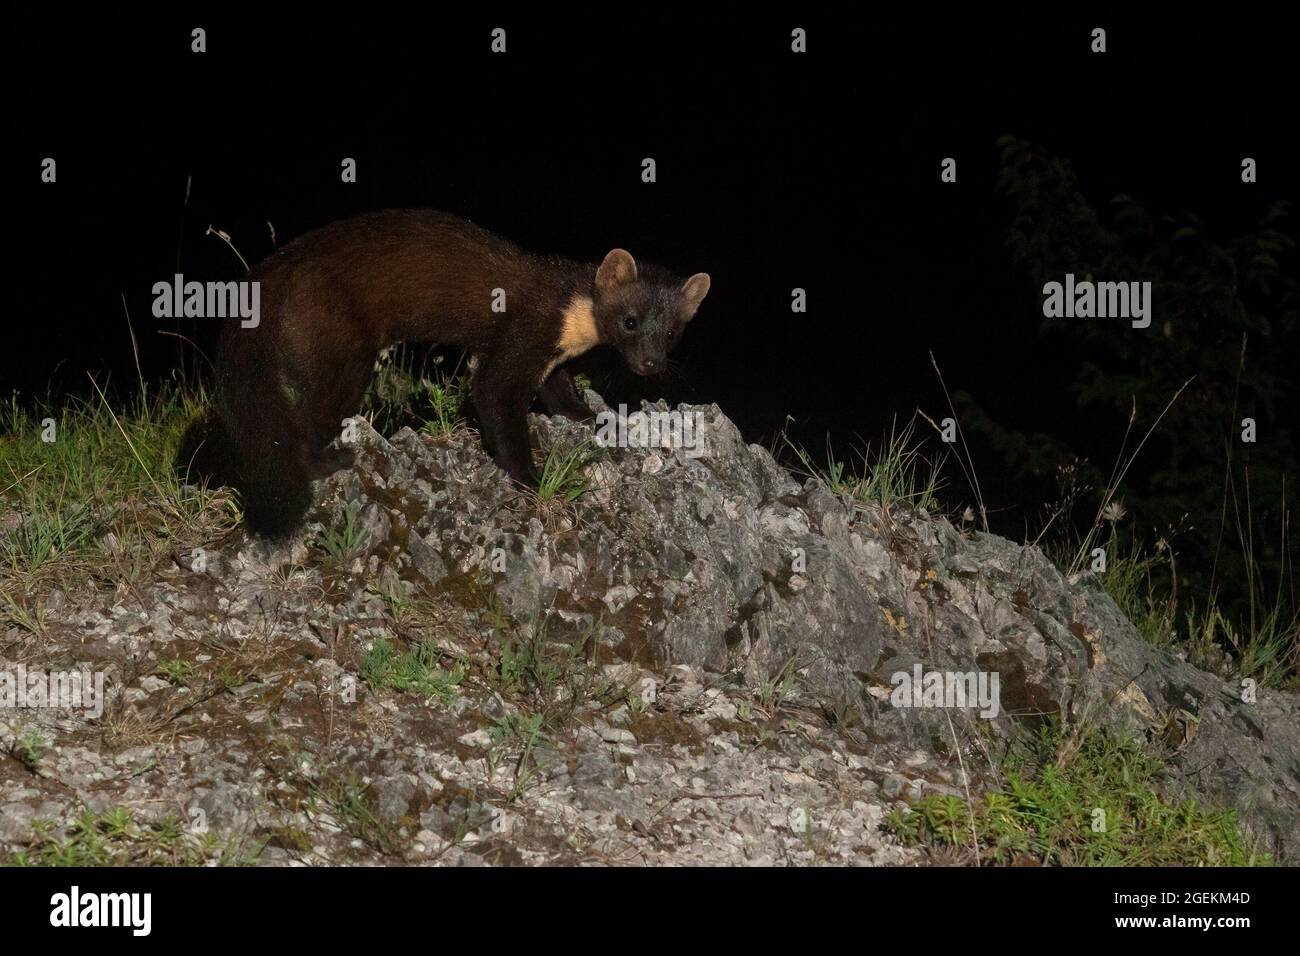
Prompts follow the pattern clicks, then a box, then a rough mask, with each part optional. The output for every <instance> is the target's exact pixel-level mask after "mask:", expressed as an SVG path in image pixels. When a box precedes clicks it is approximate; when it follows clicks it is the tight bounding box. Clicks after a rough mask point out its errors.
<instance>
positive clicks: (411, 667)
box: [361, 638, 465, 700]
mask: <svg viewBox="0 0 1300 956" xmlns="http://www.w3.org/2000/svg"><path fill="white" fill-rule="evenodd" d="M438 658H439V652H438V649H437V648H436V647H434V646H433V645H432V644H430V643H428V642H422V643H421V644H420V646H419V647H418V648H416V649H415V650H414V651H409V652H407V653H405V654H398V653H396V652H395V651H394V650H393V645H392V644H390V643H388V641H386V640H384V639H383V638H380V639H379V640H377V641H375V642H374V644H373V645H371V648H370V650H369V652H367V654H366V657H365V660H364V661H362V663H361V678H362V680H364V681H365V682H366V684H367V686H369V687H370V688H371V689H372V690H379V689H381V688H387V689H390V690H396V691H402V692H407V691H409V692H410V693H413V694H422V695H424V696H426V697H439V698H441V699H442V700H451V699H452V698H453V697H454V696H455V693H456V688H457V687H459V686H460V684H461V682H462V681H463V680H464V679H465V667H464V665H462V664H456V665H455V666H454V667H452V669H451V670H450V671H446V670H443V669H442V668H441V667H439V666H438Z"/></svg>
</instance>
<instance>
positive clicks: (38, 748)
mask: <svg viewBox="0 0 1300 956" xmlns="http://www.w3.org/2000/svg"><path fill="white" fill-rule="evenodd" d="M47 746H48V741H46V739H45V737H44V736H43V735H42V734H41V732H40V731H39V730H37V729H36V728H34V727H28V728H27V729H25V730H24V731H23V732H22V733H20V734H19V735H18V736H17V737H15V738H14V742H13V745H12V746H11V748H10V753H12V754H13V756H14V758H15V759H16V760H17V761H18V762H19V763H21V764H22V765H23V766H24V767H26V768H27V769H28V770H35V769H36V768H37V767H39V766H40V763H41V758H42V757H44V756H45V748H46V747H47Z"/></svg>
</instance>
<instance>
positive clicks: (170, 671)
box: [158, 660, 194, 687]
mask: <svg viewBox="0 0 1300 956" xmlns="http://www.w3.org/2000/svg"><path fill="white" fill-rule="evenodd" d="M193 672H194V664H193V663H192V662H190V661H182V660H165V661H159V662H158V673H159V674H161V675H162V676H163V677H166V678H167V680H168V681H170V682H171V683H173V684H175V685H176V686H177V687H184V686H185V684H186V681H187V680H188V679H189V676H190V674H192V673H193Z"/></svg>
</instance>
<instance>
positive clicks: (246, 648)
mask: <svg viewBox="0 0 1300 956" xmlns="http://www.w3.org/2000/svg"><path fill="white" fill-rule="evenodd" d="M588 398H589V400H590V401H591V402H592V403H593V404H594V405H598V406H601V407H603V405H602V403H600V400H599V397H598V396H596V395H595V394H594V393H588ZM683 410H685V411H688V412H698V413H700V414H701V415H702V416H703V421H704V422H705V430H704V435H705V441H706V451H705V454H704V455H702V456H700V457H692V456H689V455H686V454H684V453H683V452H682V451H681V450H680V449H679V450H672V449H663V448H659V449H647V448H617V449H602V450H600V452H599V454H598V455H597V456H596V458H595V459H594V460H593V461H592V462H591V463H589V464H588V465H587V466H586V469H585V473H586V476H587V479H588V481H589V487H587V488H586V489H585V490H584V491H583V492H582V493H581V494H580V495H576V497H575V500H573V501H571V502H569V501H566V500H565V496H564V495H561V496H559V500H550V501H538V500H536V499H535V498H532V497H530V496H528V495H527V494H524V493H522V492H521V491H520V490H518V489H517V488H515V487H513V486H511V485H510V484H509V483H508V482H506V481H505V479H504V478H503V476H502V475H501V473H500V472H499V471H498V470H497V469H496V468H495V466H494V465H492V463H491V462H490V461H489V460H488V459H487V458H486V456H484V454H483V452H482V451H481V449H480V447H479V444H478V441H477V437H476V436H474V435H473V434H472V433H467V432H459V433H456V434H453V435H451V436H443V437H431V436H429V435H424V434H417V433H415V432H412V431H410V430H404V431H402V432H400V433H398V434H397V435H396V436H395V437H394V438H393V439H391V440H386V439H384V438H383V437H381V436H380V435H378V434H376V433H375V432H374V431H372V430H370V429H369V427H368V426H367V425H365V423H364V422H361V421H358V422H357V430H358V455H357V461H356V465H355V467H354V468H352V469H349V470H347V471H345V472H341V473H339V474H337V475H335V476H334V477H333V478H331V479H329V480H328V481H326V482H323V483H322V484H321V486H320V489H319V496H318V499H319V504H318V506H317V508H316V509H315V510H314V511H313V514H312V516H311V519H312V520H311V523H310V524H309V525H308V527H307V528H306V529H305V531H304V533H303V534H302V535H300V536H299V537H298V538H297V539H295V540H294V541H293V542H290V543H287V544H285V545H282V546H279V547H275V548H267V547H266V546H264V545H262V544H260V543H258V542H253V541H249V540H248V539H246V538H245V536H244V535H243V534H242V532H235V533H234V534H232V535H229V536H228V537H227V538H226V539H225V540H223V541H214V542H212V544H211V546H210V547H209V548H206V549H202V550H200V551H198V552H191V553H184V554H176V555H174V556H173V560H171V561H170V562H168V563H167V564H166V566H163V567H159V568H157V569H156V570H155V573H154V574H153V575H151V576H150V578H149V581H148V583H147V584H146V585H144V586H140V587H135V588H128V589H121V590H119V591H118V592H116V593H93V592H91V593H85V594H81V593H79V594H75V595H74V594H66V595H65V594H62V593H59V592H57V591H56V592H52V593H51V594H49V595H48V601H47V603H46V610H47V626H46V629H45V633H44V634H43V635H42V636H40V637H39V638H38V637H36V636H35V635H33V634H31V633H29V632H27V631H24V630H21V629H19V628H17V627H11V628H9V629H8V630H7V631H5V632H3V633H0V671H8V672H11V673H12V672H15V671H16V669H17V668H19V667H20V666H21V667H24V668H26V669H27V671H28V672H37V673H39V672H51V671H60V670H75V669H81V668H86V669H89V670H90V671H92V672H100V673H103V674H104V675H105V678H106V689H107V692H108V701H107V703H106V704H105V706H104V710H103V713H102V714H100V715H98V716H94V715H90V714H86V713H84V712H82V711H78V710H69V709H66V708H62V709H61V708H48V707H45V708H40V707H37V708H21V709H16V710H0V752H2V754H3V755H0V853H9V854H12V853H15V852H25V853H27V854H29V855H31V856H32V857H33V858H35V859H40V858H41V857H40V856H39V854H40V853H41V852H46V853H47V854H48V853H52V852H67V851H68V850H69V847H73V848H75V847H78V846H80V845H81V843H84V842H87V841H86V840H85V832H86V827H84V826H83V828H82V836H81V837H80V838H78V837H77V833H78V831H77V827H76V825H75V821H76V820H77V819H78V818H79V817H82V815H83V814H86V813H91V814H96V815H98V816H97V819H98V820H99V821H100V823H99V824H97V826H96V827H95V828H94V831H95V833H96V834H99V835H100V836H102V838H103V839H105V840H112V839H113V836H112V833H111V832H110V831H111V830H112V825H111V821H112V820H113V819H119V821H120V818H114V817H113V816H112V815H113V814H115V813H121V812H122V808H126V809H127V810H129V811H130V812H131V819H132V820H133V821H134V823H133V829H132V830H131V833H132V834H133V835H134V836H135V837H138V838H139V840H138V842H139V844H140V846H139V848H136V849H131V848H130V847H128V848H127V850H126V852H128V853H133V854H135V856H133V857H132V859H138V860H139V861H140V862H145V861H150V860H153V861H156V860H158V859H159V858H160V857H161V859H162V860H164V861H165V860H168V859H171V860H182V861H184V862H198V861H201V860H202V861H213V860H221V861H225V862H257V863H260V864H324V863H387V862H397V861H403V862H409V863H441V864H452V863H454V864H462V865H467V864H481V863H486V864H517V863H530V864H531V863H599V864H646V863H652V864H653V863H709V864H787V863H818V862H820V863H845V864H868V865H871V864H909V863H932V862H942V861H936V860H935V859H934V858H933V857H932V856H930V855H928V854H926V853H925V852H923V851H921V850H916V849H909V848H905V847H902V846H900V845H899V844H898V842H897V841H896V840H894V839H893V838H892V837H891V836H890V835H889V834H888V833H887V832H885V831H884V830H882V827H881V824H882V821H883V820H884V819H885V817H886V816H887V814H888V813H889V812H890V810H891V809H893V808H895V807H898V806H902V805H903V802H904V801H906V800H909V799H915V798H917V797H919V796H921V795H923V794H925V793H929V792H935V791H938V792H943V793H952V794H957V795H964V794H966V793H967V792H970V791H975V790H978V789H979V788H981V787H983V786H985V785H987V784H989V783H990V782H994V781H995V780H996V777H997V764H998V761H997V756H998V754H999V753H1000V752H1001V751H1002V750H1004V749H1005V746H1006V743H1007V741H1008V740H1009V739H1010V737H1011V736H1012V734H1013V733H1014V732H1015V730H1016V728H1017V727H1019V726H1023V725H1024V724H1025V723H1026V722H1033V721H1035V720H1038V719H1040V718H1041V717H1042V716H1043V715H1050V714H1060V715H1063V716H1064V717H1066V718H1067V719H1070V720H1093V721H1097V722H1099V723H1101V724H1103V725H1105V726H1107V727H1110V728H1112V729H1115V730H1119V731H1123V732H1124V733H1126V734H1129V735H1136V736H1138V737H1141V738H1142V739H1145V740H1147V741H1149V742H1151V744H1152V746H1157V747H1160V748H1161V749H1162V751H1163V752H1164V753H1165V754H1166V755H1167V759H1168V761H1169V764H1170V766H1171V768H1173V770H1174V776H1173V778H1172V779H1171V780H1170V781H1169V789H1170V793H1171V796H1172V795H1178V794H1192V795H1195V796H1197V797H1198V798H1199V799H1202V800H1206V801H1209V802H1211V803H1216V804H1218V805H1224V806H1232V807H1235V808H1237V809H1238V811H1239V813H1240V814H1241V818H1242V820H1243V821H1244V823H1245V824H1246V826H1247V827H1248V828H1249V830H1250V832H1251V834H1252V835H1253V838H1254V839H1255V840H1257V841H1258V843H1259V845H1260V846H1261V848H1262V849H1265V850H1266V851H1268V852H1270V853H1272V854H1274V856H1275V858H1277V859H1278V860H1279V861H1281V862H1293V861H1294V859H1295V856H1296V854H1297V852H1300V851H1298V850H1297V847H1296V836H1297V833H1300V825H1298V821H1300V701H1297V698H1296V696H1295V695H1291V694H1286V693H1281V692H1274V691H1269V690H1263V689H1261V690H1258V692H1257V693H1256V694H1254V695H1251V694H1249V693H1243V688H1242V687H1240V686H1238V685H1237V684H1233V683H1228V682H1226V681H1224V680H1223V679H1221V678H1219V677H1216V676H1214V675H1210V674H1207V673H1204V672H1202V671H1199V670H1196V669H1195V668H1193V667H1191V666H1189V665H1188V664H1186V663H1185V662H1182V661H1180V660H1177V659H1176V658H1174V657H1172V656H1170V655H1168V654H1166V653H1163V652H1161V651H1157V650H1155V649H1153V648H1152V647H1150V646H1149V645H1147V644H1146V643H1145V642H1143V640H1142V639H1141V637H1140V636H1139V635H1138V634H1137V633H1136V631H1135V630H1134V629H1133V627H1132V626H1131V625H1130V624H1129V622H1128V621H1126V620H1125V619H1124V618H1123V616H1122V615H1121V614H1120V613H1119V612H1118V610H1117V609H1116V608H1115V606H1114V604H1113V603H1112V602H1111V601H1110V600H1109V599H1108V598H1107V597H1106V596H1105V595H1104V593H1103V592H1102V591H1101V589H1100V588H1099V587H1097V585H1096V583H1095V582H1093V581H1090V580H1086V579H1084V580H1075V581H1067V580H1065V579H1064V578H1062V576H1061V575H1060V574H1059V573H1058V572H1057V571H1056V569H1055V568H1054V567H1053V566H1052V565H1051V564H1050V562H1048V561H1047V560H1046V559H1045V558H1044V557H1043V555H1042V554H1041V553H1040V552H1039V551H1038V550H1037V549H1035V548H1032V547H1024V546H1020V545H1017V544H1015V543H1013V542H1011V541H1007V540H1005V539H1001V538H997V537H994V536H990V535H984V534H979V533H972V532H970V531H968V530H963V529H959V528H956V527H954V526H953V525H952V524H950V523H949V522H948V521H946V520H943V519H940V518H934V517H931V516H928V515H926V514H924V513H922V512H916V511H910V510H908V509H904V508H894V509H890V510H888V511H886V510H882V509H881V508H879V507H878V506H874V505H867V504H863V503H860V502H846V501H844V500H842V499H841V498H840V497H838V496H836V495H834V494H832V493H831V492H830V491H829V490H828V489H827V488H826V486H825V485H824V484H822V483H821V482H819V481H817V480H815V479H809V480H801V479H797V478H796V477H794V476H792V475H791V474H790V473H789V472H788V471H786V470H785V469H783V468H781V467H780V466H779V465H778V464H777V463H776V462H774V461H773V460H772V458H771V456H770V455H769V454H768V453H767V452H766V451H765V450H763V449H762V448H760V447H758V446H747V445H745V444H744V442H743V440H742V439H741V437H740V435H739V433H738V431H737V430H736V428H735V427H734V425H732V423H731V422H730V421H729V420H728V419H727V418H726V417H725V416H724V415H722V413H721V412H720V411H719V410H718V409H717V408H716V407H712V406H707V407H699V408H694V409H692V408H687V407H683ZM533 422H534V425H535V427H536V431H537V434H538V439H539V441H540V443H541V445H542V446H543V447H573V446H575V445H577V444H579V443H581V442H582V441H584V440H590V439H591V436H592V431H591V427H590V426H589V425H579V424H575V423H571V422H568V421H567V420H564V419H558V418H557V419H548V418H545V417H535V418H534V419H533ZM105 547H106V548H111V547H112V542H105ZM918 664H919V665H921V666H922V668H923V669H924V670H926V671H941V672H960V673H967V672H975V671H978V672H982V673H984V674H997V675H998V678H999V686H1000V700H999V704H1000V706H999V710H998V713H997V715H996V716H995V717H991V718H986V717H983V716H981V715H980V714H979V713H978V712H977V710H976V709H974V708H971V707H952V706H949V707H899V706H895V702H894V701H891V693H892V691H893V685H894V683H895V682H896V680H895V675H898V674H900V673H911V672H912V671H913V668H914V666H915V665H918ZM105 819H107V820H109V821H110V823H109V824H105V823H104V822H103V821H104V820H105ZM104 834H107V836H104ZM78 840H80V842H78ZM89 842H91V843H94V840H91V841H89Z"/></svg>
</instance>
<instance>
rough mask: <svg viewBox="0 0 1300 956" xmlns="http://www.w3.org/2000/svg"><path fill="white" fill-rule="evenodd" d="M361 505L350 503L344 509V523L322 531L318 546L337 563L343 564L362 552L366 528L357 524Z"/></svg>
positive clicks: (317, 541)
mask: <svg viewBox="0 0 1300 956" xmlns="http://www.w3.org/2000/svg"><path fill="white" fill-rule="evenodd" d="M360 510H361V505H360V504H359V503H358V502H355V501H354V502H350V503H349V504H348V505H347V506H346V507H344V509H343V523H342V524H340V525H337V526H335V527H332V528H327V529H325V530H324V531H322V532H321V533H320V534H319V535H318V536H317V538H316V546H317V547H319V548H320V549H321V550H322V551H323V552H325V554H327V555H328V556H329V557H330V558H331V559H333V560H334V561H335V562H337V563H342V562H343V561H346V560H347V559H348V558H350V557H352V556H353V555H354V554H356V553H357V552H359V551H360V550H361V546H362V543H363V541H364V540H365V537H366V531H365V528H363V527H361V526H360V525H359V524H358V523H357V516H358V514H359V513H360Z"/></svg>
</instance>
